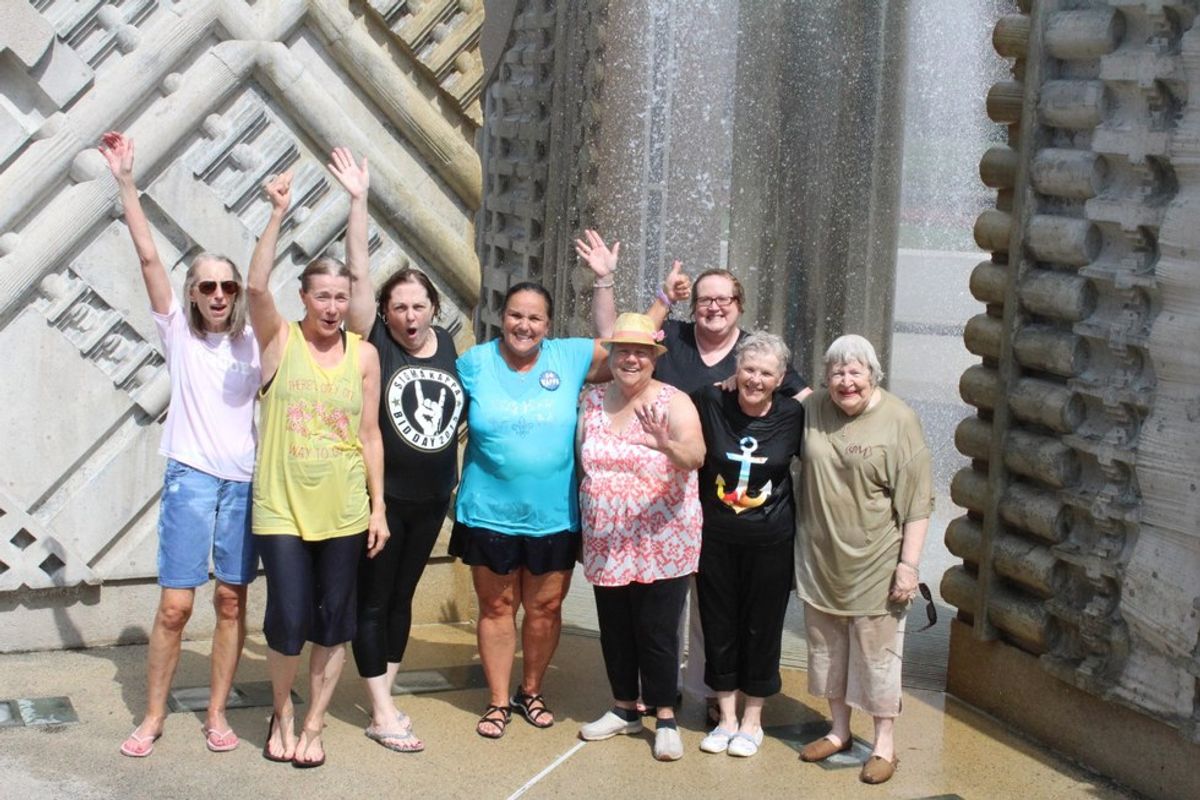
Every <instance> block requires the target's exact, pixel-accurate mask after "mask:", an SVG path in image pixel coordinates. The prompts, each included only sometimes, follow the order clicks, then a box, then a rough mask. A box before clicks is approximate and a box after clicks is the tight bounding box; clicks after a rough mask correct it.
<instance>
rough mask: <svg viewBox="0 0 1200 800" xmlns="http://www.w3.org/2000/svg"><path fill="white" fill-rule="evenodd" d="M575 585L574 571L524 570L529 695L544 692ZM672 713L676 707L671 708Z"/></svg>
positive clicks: (524, 636)
mask: <svg viewBox="0 0 1200 800" xmlns="http://www.w3.org/2000/svg"><path fill="white" fill-rule="evenodd" d="M570 585H571V571H570V570H555V571H554V572H547V573H545V574H544V575H531V574H529V573H528V572H526V571H525V570H521V602H522V605H523V606H524V607H525V619H524V621H523V622H522V624H521V650H522V655H523V656H524V664H523V666H524V669H523V672H522V679H521V691H522V692H524V693H525V694H528V695H535V694H541V693H542V678H544V677H545V675H546V669H547V668H548V667H549V666H550V659H551V658H553V657H554V651H555V650H557V649H558V639H559V635H560V634H561V633H562V602H563V598H564V597H566V595H567V589H568V588H569V587H570ZM670 711H671V714H672V716H673V715H674V713H675V712H674V710H673V709H671V710H670ZM538 719H539V721H544V722H549V721H551V720H553V715H550V714H548V713H547V714H539V715H538Z"/></svg>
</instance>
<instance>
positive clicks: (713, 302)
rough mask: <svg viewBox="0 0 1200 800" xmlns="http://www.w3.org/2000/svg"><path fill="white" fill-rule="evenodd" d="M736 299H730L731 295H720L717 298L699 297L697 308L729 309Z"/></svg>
mask: <svg viewBox="0 0 1200 800" xmlns="http://www.w3.org/2000/svg"><path fill="white" fill-rule="evenodd" d="M736 299H737V298H736V297H730V296H729V295H718V296H717V297H697V298H696V308H705V307H707V306H716V307H717V308H728V307H729V304H730V303H732V302H733V301H734V300H736Z"/></svg>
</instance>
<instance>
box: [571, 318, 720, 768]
mask: <svg viewBox="0 0 1200 800" xmlns="http://www.w3.org/2000/svg"><path fill="white" fill-rule="evenodd" d="M614 328H615V330H614V333H613V335H612V336H611V337H609V338H607V339H602V340H601V341H602V342H603V343H604V344H605V345H606V347H607V348H608V352H609V355H608V364H609V367H610V369H611V370H612V375H613V379H612V381H611V382H610V383H608V384H605V385H603V386H597V387H595V388H593V389H591V390H590V391H588V392H586V393H585V394H584V398H583V402H582V404H581V408H580V413H579V424H578V426H577V427H576V438H577V440H578V446H579V461H580V464H581V466H582V469H583V480H582V482H581V484H580V492H579V494H580V518H581V523H582V528H583V568H584V575H585V576H586V577H587V579H588V581H589V582H590V583H591V584H592V585H593V586H594V591H595V595H596V612H597V617H598V618H599V622H600V643H601V648H602V650H603V652H604V664H605V667H606V669H607V671H608V679H609V683H610V685H611V686H612V692H613V699H614V703H613V708H612V709H611V710H610V711H607V712H605V713H604V715H603V716H601V717H600V718H599V719H597V720H595V721H594V722H590V723H588V724H586V725H584V726H583V727H582V728H581V729H580V732H579V735H580V737H581V738H583V739H586V740H589V741H594V740H598V739H607V738H610V737H612V736H616V735H617V734H633V733H639V732H641V730H642V721H641V717H640V715H639V714H638V712H637V708H636V702H637V699H638V686H639V679H640V685H641V696H642V698H643V699H644V700H645V702H646V704H647V705H653V706H655V707H656V715H657V718H658V719H657V731H656V733H655V738H654V757H655V758H657V759H658V760H660V761H675V760H677V759H679V758H680V757H682V755H683V744H682V742H681V740H680V738H679V731H678V729H677V728H676V725H675V709H674V704H675V700H676V693H675V678H676V667H677V664H678V660H679V626H678V621H679V614H680V612H681V611H682V609H683V603H684V599H685V598H686V597H687V590H688V582H689V579H690V577H691V575H692V573H694V572H695V571H696V566H697V563H698V562H699V558H700V528H701V524H702V519H701V511H700V500H699V492H698V489H697V483H696V469H697V467H699V466H700V465H701V464H702V463H703V461H704V443H703V438H702V436H701V431H700V420H699V418H698V417H697V415H696V409H695V407H694V406H693V405H692V402H691V400H689V399H688V396H687V395H686V394H684V393H683V392H681V391H679V390H678V389H676V388H674V387H673V386H669V385H667V384H665V383H662V382H660V381H657V380H655V379H654V377H653V375H654V362H655V360H656V359H657V358H658V357H659V356H661V355H662V354H663V353H665V352H666V348H665V347H663V346H662V345H661V344H659V340H661V338H662V334H661V332H660V331H658V329H657V326H656V325H655V324H654V322H653V321H652V320H651V319H650V318H649V317H647V316H645V315H644V314H622V315H621V316H620V317H618V318H617V321H616V324H615V326H614Z"/></svg>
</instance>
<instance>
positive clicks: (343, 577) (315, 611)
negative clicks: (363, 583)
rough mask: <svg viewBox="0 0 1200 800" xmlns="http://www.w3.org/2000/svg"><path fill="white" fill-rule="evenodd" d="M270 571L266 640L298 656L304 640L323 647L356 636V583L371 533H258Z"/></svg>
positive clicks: (278, 649)
mask: <svg viewBox="0 0 1200 800" xmlns="http://www.w3.org/2000/svg"><path fill="white" fill-rule="evenodd" d="M254 539H255V544H256V545H257V546H258V553H259V555H260V556H262V564H263V572H265V573H266V574H267V612H266V614H265V615H264V617H263V633H264V634H266V637H267V646H268V647H270V648H271V649H272V650H274V651H275V652H277V653H282V654H284V655H285V656H298V655H300V651H301V650H303V649H304V643H305V642H306V641H309V642H313V643H314V644H319V645H323V646H325V647H333V646H334V645H339V644H343V643H345V642H348V641H350V640H351V639H353V638H354V604H355V600H354V588H355V584H356V583H357V577H358V575H357V571H356V568H357V567H358V558H359V555H360V554H361V553H362V551H363V548H364V546H365V545H366V542H367V534H366V532H365V531H364V532H363V533H358V534H355V535H353V536H338V537H336V538H333V539H324V540H322V541H319V542H306V541H304V540H302V539H301V538H300V537H299V536H292V535H290V534H278V535H272V536H255V537H254Z"/></svg>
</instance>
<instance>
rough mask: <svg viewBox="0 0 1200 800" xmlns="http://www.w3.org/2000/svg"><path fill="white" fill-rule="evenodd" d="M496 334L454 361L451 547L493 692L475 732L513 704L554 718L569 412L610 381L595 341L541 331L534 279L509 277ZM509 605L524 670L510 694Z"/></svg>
mask: <svg viewBox="0 0 1200 800" xmlns="http://www.w3.org/2000/svg"><path fill="white" fill-rule="evenodd" d="M503 308H504V310H503V313H502V322H501V335H500V338H499V339H495V340H493V341H490V342H487V343H485V344H481V345H477V346H476V347H473V348H471V349H470V350H468V351H467V352H466V353H464V354H463V355H462V356H461V357H460V358H459V359H458V376H459V381H460V382H461V383H462V386H463V389H464V390H465V391H466V393H467V395H468V398H469V400H468V405H467V431H468V440H467V450H466V454H465V455H464V458H463V472H462V482H461V484H460V485H459V489H458V501H457V504H456V505H455V518H456V522H455V524H454V533H453V535H452V536H451V539H450V553H451V554H452V555H455V556H458V557H459V558H461V559H462V560H463V563H464V564H468V565H470V567H471V575H472V578H473V580H474V583H475V593H476V594H477V595H478V597H479V625H478V629H477V636H478V639H479V657H480V660H481V661H482V662H483V671H484V674H485V675H486V676H487V681H488V687H489V688H490V689H491V694H492V696H491V700H490V701H489V705H488V707H487V710H486V711H485V712H484V715H483V717H481V718H480V720H479V723H478V724H477V725H476V727H475V731H476V732H477V733H478V734H479V735H480V736H484V737H487V738H489V739H499V738H500V737H501V736H503V735H504V729H505V726H506V725H507V724H508V720H509V717H510V712H511V710H516V711H517V713H519V714H521V715H522V716H524V717H525V718H526V719H527V720H528V721H529V722H530V723H531V724H533V725H534V726H535V727H538V728H548V727H550V726H551V725H553V724H554V716H553V714H552V713H551V712H550V710H549V709H548V708H547V707H546V703H545V702H544V701H543V700H542V694H541V692H542V677H543V675H545V672H546V667H547V666H548V665H549V663H550V658H551V656H553V655H554V650H555V648H557V647H558V635H559V631H560V630H561V628H562V600H563V597H564V596H565V595H566V593H567V587H568V586H569V585H570V583H571V571H572V569H574V566H575V558H576V554H577V553H578V552H579V499H578V491H577V487H576V482H575V419H576V408H577V406H578V401H579V392H580V390H581V389H582V388H583V384H584V382H585V381H589V382H595V381H603V380H608V379H609V377H610V376H609V374H608V366H607V359H606V352H605V350H604V348H603V347H602V346H600V345H599V344H598V343H597V342H596V341H594V340H592V339H547V338H546V332H547V331H548V330H549V328H550V322H551V320H552V318H553V312H554V307H553V302H552V300H551V298H550V294H549V292H547V291H546V290H545V289H544V288H543V287H542V286H540V285H539V284H536V283H531V282H522V283H517V284H515V285H513V286H512V287H511V288H510V289H509V290H508V293H507V294H506V295H505V297H504V307H503ZM517 606H523V607H524V609H525V618H524V622H523V623H522V625H521V632H520V633H521V646H522V650H523V652H524V656H525V658H524V674H523V676H522V680H521V684H520V686H518V687H517V692H516V693H515V694H513V695H512V696H511V697H510V696H509V681H510V679H511V675H512V662H513V657H514V655H515V654H516V646H517V630H516V625H515V618H516V609H517Z"/></svg>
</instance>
